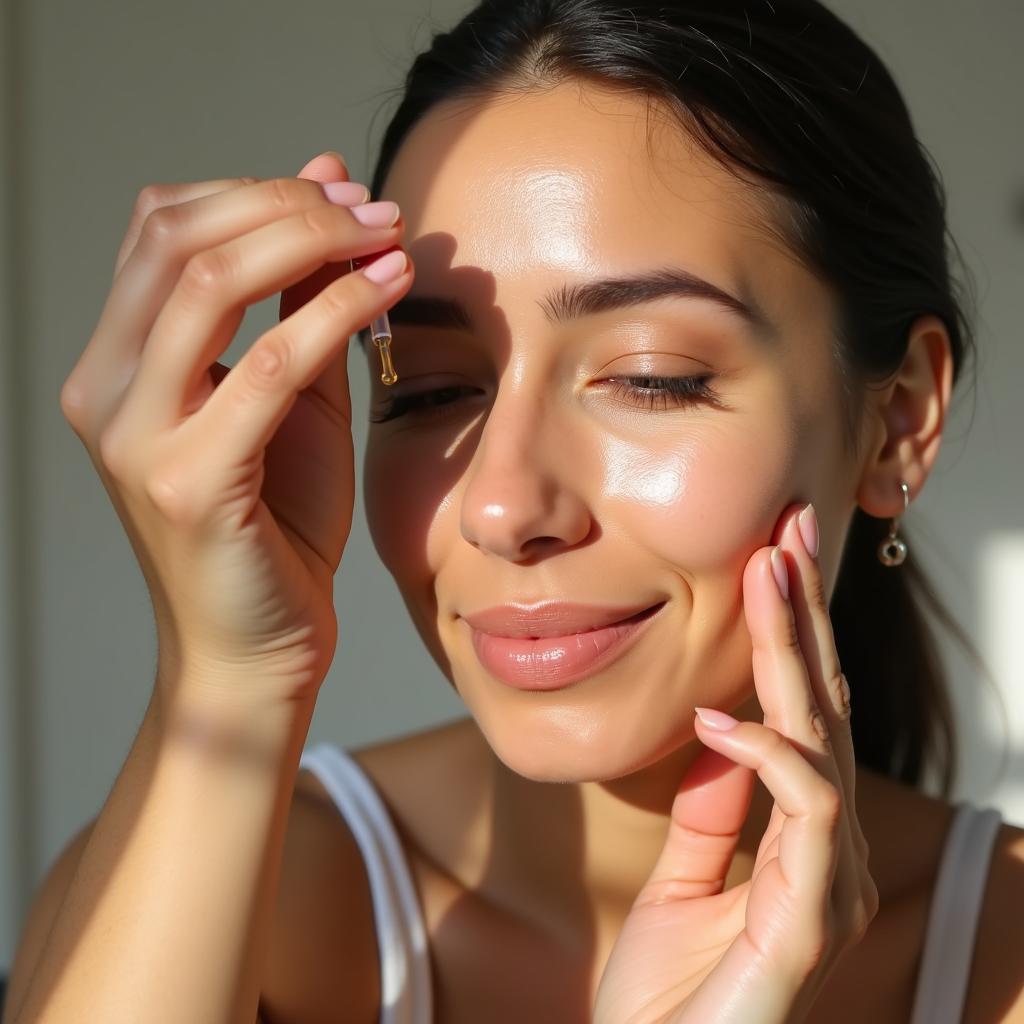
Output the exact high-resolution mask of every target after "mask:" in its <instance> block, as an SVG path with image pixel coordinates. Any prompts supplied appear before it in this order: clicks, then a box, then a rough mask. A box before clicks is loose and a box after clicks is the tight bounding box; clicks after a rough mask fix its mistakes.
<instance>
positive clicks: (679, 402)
mask: <svg viewBox="0 0 1024 1024" xmlns="http://www.w3.org/2000/svg"><path fill="white" fill-rule="evenodd" d="M712 377H713V374H710V373H705V374H701V375H699V376H693V377H650V376H646V377H608V378H606V379H605V380H604V381H602V382H601V383H603V384H608V385H610V387H609V389H608V390H609V391H610V392H611V393H612V394H613V395H614V396H616V398H617V399H621V400H623V403H624V404H627V405H632V406H635V407H637V408H645V409H651V410H656V409H658V410H664V409H678V408H682V407H685V406H689V405H694V404H696V403H697V402H702V401H703V402H707V403H708V404H710V405H713V406H715V407H716V408H724V405H723V403H722V402H721V400H720V398H719V396H718V392H717V391H715V389H714V388H712V387H711V386H710V385H709V383H708V381H710V380H711V379H712ZM476 390H478V389H476V388H472V387H469V386H468V385H464V384H456V385H451V386H449V387H445V388H435V389H433V390H431V391H420V392H416V393H414V394H410V395H398V396H396V397H394V398H392V399H391V400H390V402H388V404H387V405H386V406H385V407H384V408H383V410H382V411H381V412H380V413H378V414H377V415H376V416H371V417H370V422H371V423H384V422H386V421H387V420H393V419H396V418H398V417H399V416H404V415H407V414H409V413H415V414H416V416H417V417H428V418H429V417H434V416H444V415H447V414H448V413H449V412H450V410H451V407H452V405H453V404H455V402H456V401H457V399H458V396H459V394H460V392H466V391H470V392H472V391H476Z"/></svg>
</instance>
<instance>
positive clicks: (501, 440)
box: [460, 393, 593, 562]
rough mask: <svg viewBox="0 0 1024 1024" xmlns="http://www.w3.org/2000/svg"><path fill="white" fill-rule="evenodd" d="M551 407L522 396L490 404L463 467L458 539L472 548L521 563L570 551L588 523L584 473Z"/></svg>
mask: <svg viewBox="0 0 1024 1024" xmlns="http://www.w3.org/2000/svg"><path fill="white" fill-rule="evenodd" d="M556 416H557V413H556V412H555V411H553V410H552V408H551V406H550V405H547V404H546V403H544V402H543V401H542V399H541V398H540V396H538V397H537V398H536V399H533V400H531V399H527V398H526V397H525V396H523V395H522V394H514V393H506V394H505V395H503V396H500V397H498V398H496V399H495V401H494V404H493V405H492V406H491V411H490V414H489V415H488V417H487V419H486V421H485V423H484V427H483V430H482V432H481V435H480V439H479V442H478V444H477V447H476V450H475V451H474V453H473V458H472V460H471V461H470V464H469V466H468V468H467V482H466V486H465V489H464V490H463V494H462V508H461V520H460V525H461V530H462V536H463V537H464V538H465V539H466V540H467V541H468V542H469V543H470V544H472V545H473V546H474V547H476V548H478V549H479V550H480V551H483V552H485V553H488V554H492V555H495V556H497V557H499V558H504V559H506V560H507V561H511V562H523V561H526V560H528V559H530V558H534V557H537V556H539V555H542V554H543V555H550V554H552V553H554V552H556V551H559V550H562V549H564V548H569V547H573V546H574V545H576V544H579V543H580V542H581V541H582V540H584V539H585V538H586V537H587V536H588V535H589V534H590V532H591V529H592V526H593V519H592V516H591V512H590V509H589V507H588V504H587V502H586V501H585V499H584V497H583V495H582V494H581V492H580V490H579V489H578V488H577V486H576V482H577V481H581V474H582V473H583V472H585V471H586V470H585V466H584V465H583V464H581V453H580V451H579V447H580V446H579V445H578V444H575V445H573V444H571V443H569V434H568V428H567V425H566V424H565V423H564V422H561V423H559V422H556Z"/></svg>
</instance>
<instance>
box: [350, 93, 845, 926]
mask: <svg viewBox="0 0 1024 1024" xmlns="http://www.w3.org/2000/svg"><path fill="white" fill-rule="evenodd" d="M654 116H655V121H653V122H652V123H651V125H650V127H651V128H652V136H651V145H650V147H649V146H648V141H647V128H648V121H647V117H646V111H645V105H644V104H643V102H642V101H641V100H638V99H636V98H632V97H626V96H622V95H619V94H616V93H612V92H605V91H597V90H595V89H593V88H590V87H588V88H587V90H586V92H581V91H580V89H579V87H578V86H576V85H575V84H571V85H564V86H560V87H558V88H555V89H552V90H551V91H548V92H546V93H536V94H527V95H523V96H518V97H515V98H509V97H507V96H505V97H502V98H500V99H498V100H495V101H493V102H490V103H488V104H481V103H480V102H479V101H477V102H476V103H474V104H470V105H466V104H461V103H449V104H446V105H444V106H442V107H441V108H438V109H436V110H435V111H433V112H432V113H431V114H429V115H428V116H427V117H426V118H425V119H424V120H423V121H422V122H420V124H419V125H417V127H416V128H415V129H414V131H413V133H412V134H411V135H410V137H409V138H408V139H407V140H406V142H405V143H404V145H403V147H402V149H401V151H400V153H399V155H398V158H397V160H396V162H395V164H394V166H393V168H392V170H391V173H390V175H389V176H388V179H387V181H386V183H385V187H384V188H383V189H382V195H381V198H387V199H393V200H395V201H397V202H398V204H399V206H400V208H401V210H402V214H403V216H404V218H405V221H406V224H407V226H408V227H407V233H406V236H405V240H404V242H403V244H404V245H405V247H406V248H407V250H408V251H409V253H410V255H411V257H412V260H413V262H414V264H415V267H416V279H415V282H414V284H413V286H412V290H411V292H410V295H411V296H414V297H416V296H427V295H429V296H445V297H454V298H458V299H459V300H460V301H461V302H462V303H463V304H464V305H465V306H466V308H467V310H468V311H469V314H470V316H471V318H472V320H473V322H474V329H473V330H461V329H457V328H447V327H446V328H443V329H441V328H437V327H428V326H415V325H410V324H407V323H403V322H401V319H400V317H399V316H398V315H396V314H397V310H396V311H393V313H392V317H391V322H392V327H393V331H394V340H393V354H394V362H395V368H396V370H397V372H398V375H399V384H397V385H396V386H395V387H393V388H385V387H384V386H382V385H381V384H380V382H379V380H378V379H377V378H378V377H379V374H378V372H377V367H376V364H375V361H373V360H372V359H371V361H370V379H371V388H372V397H371V417H373V416H376V415H378V414H379V413H381V412H382V411H384V409H385V407H386V405H387V403H388V402H389V401H390V400H391V399H392V398H396V397H400V396H401V395H403V394H412V393H415V392H425V391H427V390H429V389H432V388H433V389H437V388H444V387H452V386H462V387H465V388H468V389H469V390H468V391H465V392H461V393H458V394H456V395H455V396H454V397H455V399H456V400H455V401H454V402H451V404H450V405H448V406H447V407H446V409H445V411H444V413H443V414H442V415H440V416H433V415H424V414H423V413H422V412H416V411H413V412H411V413H408V414H405V415H402V416H399V417H398V418H396V419H393V420H390V421H388V422H384V423H375V424H373V425H372V426H371V428H370V435H369V442H368V447H367V451H366V460H365V498H366V507H367V515H368V520H369V524H370V528H371V532H372V536H373V540H374V543H375V546H376V548H377V550H378V552H379V554H380V557H381V558H382V560H383V562H384V564H385V565H386V567H387V569H388V570H389V571H390V572H391V574H392V575H393V577H394V579H395V581H396V583H397V585H398V587H399V588H400V591H401V593H402V596H403V598H404V600H405V602H406V605H407V607H408V609H409V612H410V614H411V616H412V619H413V621H414V623H415V625H416V627H417V629H418V631H419V633H420V635H421V636H422V638H423V641H424V643H426V645H427V647H428V648H429V649H430V651H431V653H432V655H433V657H434V658H435V659H436V661H437V662H438V664H439V666H440V667H441V669H442V671H444V672H445V674H446V675H447V676H448V678H449V679H450V680H451V681H452V683H453V685H454V687H455V688H456V689H457V691H458V693H459V695H460V696H461V698H462V699H463V700H464V701H465V703H466V705H467V707H468V709H469V711H470V712H471V714H472V716H473V718H474V719H475V725H476V727H478V728H479V731H480V732H481V733H482V734H483V736H484V737H486V741H487V744H489V745H490V747H492V748H493V754H492V753H490V752H489V751H488V749H487V747H486V746H485V745H483V744H481V758H484V759H486V758H489V759H490V761H493V762H494V765H493V766H492V767H494V769H495V771H494V775H493V777H494V779H495V783H494V789H493V792H489V793H488V794H487V800H486V801H485V804H484V806H485V807H486V808H487V810H486V812H482V813H486V814H489V815H490V816H491V820H490V823H489V824H488V825H487V827H484V826H483V825H481V828H480V831H479V835H480V836H489V835H490V829H491V828H492V827H493V823H494V822H496V821H500V822H501V828H500V834H501V837H502V840H501V841H502V846H503V849H502V850H501V851H499V853H500V856H499V857H498V861H495V857H496V856H498V854H496V851H494V850H491V849H487V848H486V841H485V840H484V839H480V841H479V842H478V843H477V844H476V845H474V840H473V839H472V838H467V846H466V848H465V849H464V850H463V851H462V853H461V854H460V857H461V860H460V862H459V865H458V866H457V869H454V870H457V872H458V873H461V880H462V881H464V882H465V883H466V884H467V885H475V884H481V885H482V886H483V887H484V888H487V887H489V888H490V889H491V891H492V892H493V893H497V892H501V893H502V894H503V898H504V899H512V898H514V899H515V900H519V901H521V905H522V906H523V907H524V908H532V909H533V910H535V913H536V916H537V917H538V918H543V919H544V920H546V921H549V922H552V927H553V928H554V927H559V928H563V929H564V931H565V933H566V934H571V932H572V928H573V925H574V923H575V922H577V921H578V920H579V919H580V915H581V914H582V913H583V911H582V910H581V909H580V899H581V897H580V895H579V894H580V892H581V889H580V887H581V885H582V886H584V887H585V888H584V889H583V890H582V891H583V892H585V894H586V895H585V896H584V897H583V898H582V899H583V900H584V902H589V903H591V904H593V905H592V906H590V908H589V913H592V914H595V915H596V916H597V917H598V918H599V919H600V920H602V921H605V920H606V921H607V922H608V927H607V934H608V938H609V941H611V940H613V939H614V931H615V928H614V924H613V923H612V921H613V919H614V918H615V915H616V914H617V913H618V912H619V911H622V912H624V908H623V907H622V903H623V901H626V900H628V899H630V898H631V895H632V894H635V892H636V890H637V889H638V888H639V887H640V885H641V884H642V883H643V882H644V880H645V879H646V877H647V875H648V874H649V872H650V869H651V866H652V864H653V862H654V860H655V859H656V857H657V855H658V853H659V852H660V850H661V847H662V845H663V842H664V834H665V827H666V820H665V816H666V815H667V813H668V809H669V806H670V803H671V799H672V795H673V793H674V792H675V789H676V787H677V785H678V782H679V779H680V778H681V777H682V775H683V774H684V772H685V769H686V766H687V765H688V764H689V762H690V760H691V759H692V757H693V756H694V755H695V754H696V753H697V748H698V747H699V744H698V743H697V742H696V741H695V740H694V735H693V730H692V726H691V723H692V721H693V708H694V705H695V704H699V705H708V706H711V707H716V708H721V709H723V710H729V711H732V712H733V713H734V714H737V715H738V716H739V717H743V718H751V719H756V720H758V721H760V720H761V717H762V716H761V713H760V712H759V708H758V705H757V701H756V699H755V698H754V697H753V676H752V670H751V645H750V636H749V633H748V631H747V627H746V625H745V622H744V615H743V605H742V589H741V582H742V574H743V569H744V566H745V564H746V562H747V560H748V558H749V557H750V555H751V554H752V553H753V552H754V551H755V550H756V549H757V548H758V547H760V546H762V545H764V544H767V543H770V541H771V537H772V532H773V529H774V528H775V526H776V523H777V521H778V518H779V516H780V514H781V513H782V511H783V510H784V509H785V508H786V507H787V506H788V505H790V504H791V503H793V502H796V501H801V502H805V501H808V500H811V501H813V502H814V504H815V507H816V509H817V512H818V516H819V519H820V522H821V536H822V546H821V552H820V556H819V557H820V561H821V564H822V569H823V572H824V575H825V578H826V580H827V581H828V586H829V590H831V587H832V585H833V583H834V579H835V575H836V572H837V569H838V562H839V557H840V553H841V545H842V541H843V538H844V536H845V532H846V528H847V525H848V523H849V518H850V516H851V515H852V512H853V510H854V507H855V503H856V488H857V481H858V476H859V469H858V466H857V464H855V463H854V462H853V461H852V457H851V456H847V455H846V454H845V449H844V446H843V441H842V425H841V419H840V406H839V400H838V382H837V369H836V366H835V364H834V356H833V352H832V348H831V341H830V337H831V333H830V332H831V330H832V317H833V299H832V296H831V293H830V291H829V289H828V288H827V287H826V286H825V285H824V284H823V283H822V282H820V281H819V280H818V279H817V278H815V277H814V276H813V275H812V274H811V273H810V272H809V271H808V270H807V269H806V268H804V267H802V266H801V265H799V264H798V263H797V262H796V261H795V259H794V258H793V256H792V255H791V254H790V253H788V252H787V251H786V250H785V249H784V248H783V247H782V245H781V244H780V243H779V241H778V240H777V238H776V237H773V235H772V233H771V231H770V230H768V229H767V228H766V227H765V224H766V221H765V218H766V217H767V216H768V214H767V213H766V212H763V211H759V208H758V206H757V205H756V203H755V201H754V200H753V199H752V198H751V193H749V192H748V191H746V190H745V189H744V188H743V186H741V185H740V184H738V183H737V181H736V180H735V179H734V178H732V177H731V176H730V175H729V174H728V173H726V172H725V171H724V170H723V169H721V168H720V167H719V166H717V165H716V164H714V163H713V162H712V161H710V160H709V159H708V158H707V157H706V156H704V155H703V154H702V153H701V152H700V151H698V150H696V149H695V148H694V147H692V146H691V145H690V144H689V143H688V141H687V140H686V138H685V137H684V136H682V134H681V132H680V131H679V130H678V129H677V128H676V126H675V124H674V123H670V122H668V121H667V120H665V119H664V118H662V120H661V121H660V122H659V121H658V120H657V115H654ZM668 266H672V267H678V268H683V269H685V270H689V271H691V272H693V273H695V274H697V275H699V276H700V277H702V278H705V279H706V280H708V281H710V282H712V283H713V284H715V285H717V286H718V287H720V288H722V289H724V290H725V291H727V292H729V293H731V294H732V295H734V296H737V297H738V298H741V299H743V300H744V301H746V302H753V303H756V304H757V305H759V306H760V307H761V308H762V309H763V311H764V313H765V314H766V315H767V317H768V318H770V319H771V320H772V321H774V323H775V324H776V325H777V328H778V336H777V337H767V338H766V337H758V336H757V335H756V334H755V332H754V331H753V329H752V328H751V327H750V326H749V325H748V324H747V323H746V322H745V321H744V320H742V319H741V318H740V317H738V316H736V315H735V314H733V313H731V312H729V311H727V310H726V309H724V308H722V307H720V306H718V305H716V304H714V303H712V302H710V301H707V300H705V299H696V298H682V297H680V298H676V297H670V298H663V299H660V300H658V301H657V302H653V303H650V304H647V305H644V306H635V307H632V308H627V309H621V310H611V311H606V312H603V313H601V314H599V315H596V316H588V317H586V318H582V319H579V320H572V321H567V322H565V323H561V324H553V323H550V322H548V320H547V319H546V318H545V316H544V313H543V311H542V309H541V307H540V305H539V303H540V302H541V300H542V297H543V296H544V295H545V294H546V293H547V292H548V291H549V290H551V289H555V288H559V287H561V286H562V285H572V284H574V283H581V282H585V281H588V280H591V279H593V278H597V277H603V276H606V275H615V274H630V273H635V272H638V271H641V270H654V269H656V268H660V267H668ZM370 354H371V356H372V355H374V354H375V353H373V352H372V350H371V353H370ZM701 373H710V374H712V379H711V380H710V381H709V385H710V386H711V387H712V388H713V389H714V390H715V391H716V392H717V394H718V395H719V397H720V399H721V401H722V402H724V403H725V404H726V405H727V406H728V408H727V409H719V408H715V407H713V406H712V405H710V404H707V403H706V402H703V401H697V402H695V403H693V404H690V405H685V406H682V407H678V408H676V407H672V405H671V400H670V402H669V407H668V408H664V409H663V408H660V407H657V406H656V407H655V408H653V409H652V408H648V407H645V405H644V404H643V403H642V402H639V403H638V400H637V399H631V398H630V397H629V396H628V395H622V396H617V395H616V393H615V392H614V390H613V385H611V384H609V383H608V380H609V378H613V377H619V378H621V377H624V376H627V375H629V376H683V375H694V374H701ZM448 400H449V401H450V399H448ZM542 598H555V599H560V600H573V601H583V602H594V603H601V604H622V603H627V604H631V603H634V602H635V604H636V606H637V608H640V607H643V606H645V605H649V604H652V603H654V602H656V601H659V600H667V602H668V604H667V606H666V608H665V609H664V610H663V612H662V615H661V621H660V623H658V624H657V626H656V627H655V628H654V629H652V630H650V631H649V632H648V633H647V635H646V637H645V638H644V639H642V640H641V642H640V643H638V644H637V645H636V646H635V647H634V648H633V649H632V650H631V651H629V652H628V653H627V654H625V655H624V656H623V658H622V659H620V660H619V661H616V662H615V663H614V664H612V665H611V666H610V667H609V668H608V669H606V670H604V671H603V672H601V673H599V674H598V675H597V676H594V677H591V678H589V679H586V680H584V681H583V682H582V683H580V684H577V685H574V686H571V687H569V688H567V689H564V690H560V691H554V692H551V693H540V694H537V693H523V692H519V691H516V690H512V689H509V688H507V687H505V686H502V685H501V684H499V683H496V682H495V681H494V680H493V679H491V678H489V677H488V676H487V675H486V674H485V672H484V671H483V669H482V668H481V666H480V665H479V663H478V661H477V660H476V657H475V654H474V652H473V649H472V646H471V644H470V640H469V631H468V629H467V627H466V624H465V623H464V622H462V621H461V619H459V618H458V617H457V616H458V615H459V613H462V612H472V611H474V610H478V609H481V608H483V607H487V606H491V605H495V604H500V603H504V602H507V601H534V600H538V599H542ZM737 708H738V709H739V710H738V711H737ZM469 724H470V726H472V725H473V723H472V722H470V723H469ZM495 759H496V760H495ZM508 769H510V770H508ZM550 781H559V782H563V781H564V782H570V783H573V784H575V785H574V786H573V787H572V789H573V793H574V794H575V795H578V797H579V803H580V806H581V811H580V812H579V814H581V815H582V817H581V819H580V820H575V819H574V820H572V822H571V826H572V827H571V830H569V829H568V827H567V831H566V832H565V833H564V834H563V833H562V832H560V831H559V830H558V829H557V828H555V829H553V828H552V826H551V811H552V808H555V807H559V806H573V807H574V808H575V805H565V804H563V803H562V801H564V800H566V799H567V796H566V793H567V789H566V787H560V786H545V785H538V784H537V783H540V782H550ZM763 793H764V791H763V790H762V788H761V787H760V785H758V786H757V787H756V789H755V801H754V805H753V806H752V808H751V814H750V817H749V819H748V829H747V831H745V833H744V836H743V838H742V839H741V843H740V848H739V851H738V853H737V857H736V859H735V861H734V864H733V873H732V874H731V875H730V879H729V882H728V884H729V885H732V884H734V883H735V882H738V881H740V880H742V879H743V878H745V877H749V874H750V869H751V864H752V861H753V855H754V852H755V851H756V847H757V843H758V842H759V840H760V836H761V834H762V833H763V830H764V827H765V823H766V820H767V818H766V815H767V813H768V811H770V807H771V804H770V801H768V802H767V803H765V802H764V800H763ZM574 813H575V810H574ZM542 822H543V823H545V824H544V825H543V827H544V829H545V843H544V844H537V843H536V842H535V837H536V834H537V829H538V827H540V823H542ZM561 843H565V844H566V845H565V848H564V849H563V848H561V846H560V844H561ZM570 843H571V844H572V848H570V846H569V845H568V844H570ZM577 843H579V844H581V845H580V846H579V848H578V849H577V848H576V844H577ZM488 858H490V859H489V860H488ZM485 864H486V871H487V873H488V877H487V879H486V883H484V882H483V880H482V875H483V873H484V871H485ZM608 908H615V909H614V910H610V909H608Z"/></svg>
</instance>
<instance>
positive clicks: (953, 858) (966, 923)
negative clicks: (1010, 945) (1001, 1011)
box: [911, 802, 1002, 1024]
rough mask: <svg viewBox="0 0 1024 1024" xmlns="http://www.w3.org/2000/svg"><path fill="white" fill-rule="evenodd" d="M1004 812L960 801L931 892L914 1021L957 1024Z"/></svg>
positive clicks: (912, 1022) (924, 1023) (912, 1020)
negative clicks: (933, 888)
mask: <svg viewBox="0 0 1024 1024" xmlns="http://www.w3.org/2000/svg"><path fill="white" fill-rule="evenodd" d="M1001 822H1002V815H1001V814H1000V812H999V811H998V810H997V809H996V808H994V807H977V806H975V805H974V804H972V803H970V802H964V803H961V804H960V805H959V807H958V808H957V810H956V813H955V816H954V818H953V823H952V825H951V826H950V829H949V834H948V836H947V837H946V843H945V847H944V849H943V853H942V861H941V862H940V865H939V873H938V877H937V880H936V884H935V890H934V894H933V895H932V905H931V910H930V911H929V915H928V930H927V932H926V933H925V942H924V949H923V952H922V955H921V967H920V970H919V972H918V976H917V988H916V992H915V995H914V1014H913V1017H912V1018H911V1024H959V1022H960V1020H961V1018H962V1016H963V1010H964V1002H965V999H966V996H967V985H968V982H969V981H970V977H971V963H972V960H973V953H974V941H975V937H976V932H977V928H978V917H979V914H980V913H981V904H982V900H983V897H984V895H985V882H986V880H987V878H988V871H989V865H990V862H991V859H992V847H993V845H994V843H995V840H996V836H997V834H998V832H999V826H1000V824H1001Z"/></svg>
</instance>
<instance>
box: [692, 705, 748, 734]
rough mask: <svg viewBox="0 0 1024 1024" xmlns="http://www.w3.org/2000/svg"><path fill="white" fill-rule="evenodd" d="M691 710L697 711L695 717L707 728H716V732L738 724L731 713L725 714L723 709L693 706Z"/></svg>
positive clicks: (724, 730) (733, 727) (732, 727)
mask: <svg viewBox="0 0 1024 1024" xmlns="http://www.w3.org/2000/svg"><path fill="white" fill-rule="evenodd" d="M693 710H694V711H696V712H697V717H698V718H699V719H700V720H701V721H702V722H703V723H704V724H705V725H706V726H707V727H708V728H709V729H716V730H717V731H718V732H727V731H728V730H729V729H735V728H736V726H737V725H739V724H740V723H739V722H738V721H737V720H736V719H735V718H733V717H732V715H727V714H726V713H725V712H724V711H716V710H715V709H714V708H694V709H693Z"/></svg>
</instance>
